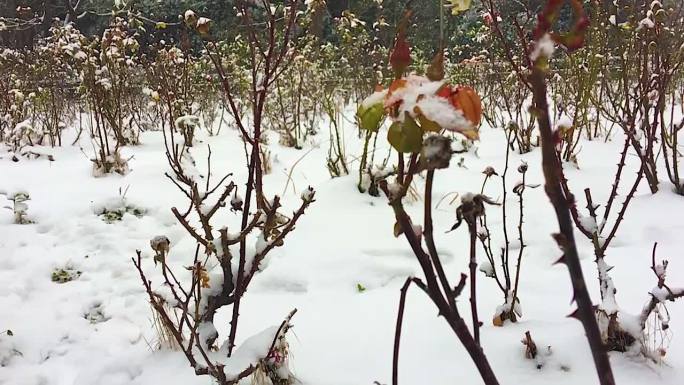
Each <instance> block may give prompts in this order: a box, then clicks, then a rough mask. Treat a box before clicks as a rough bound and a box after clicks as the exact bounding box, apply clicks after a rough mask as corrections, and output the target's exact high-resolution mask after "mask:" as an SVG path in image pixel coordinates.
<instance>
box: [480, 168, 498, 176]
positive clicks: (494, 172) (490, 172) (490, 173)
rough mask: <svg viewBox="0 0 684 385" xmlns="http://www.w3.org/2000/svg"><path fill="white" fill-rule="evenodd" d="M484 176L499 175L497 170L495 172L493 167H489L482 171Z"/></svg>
mask: <svg viewBox="0 0 684 385" xmlns="http://www.w3.org/2000/svg"><path fill="white" fill-rule="evenodd" d="M482 173H483V174H485V175H487V177H491V176H493V175H499V174H497V173H496V170H494V167H492V166H487V168H485V169H484V171H482Z"/></svg>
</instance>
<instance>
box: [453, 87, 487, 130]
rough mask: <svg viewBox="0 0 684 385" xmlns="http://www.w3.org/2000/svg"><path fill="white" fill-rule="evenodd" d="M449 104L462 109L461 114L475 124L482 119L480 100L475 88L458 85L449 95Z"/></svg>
mask: <svg viewBox="0 0 684 385" xmlns="http://www.w3.org/2000/svg"><path fill="white" fill-rule="evenodd" d="M451 104H452V105H453V106H454V107H456V108H457V109H459V110H461V111H463V116H465V118H466V119H468V120H469V121H471V122H472V123H473V124H474V125H475V126H478V125H479V124H480V121H481V120H482V101H481V100H480V96H478V95H477V93H476V92H475V90H473V89H472V88H470V87H459V88H458V89H457V90H456V93H455V94H453V95H452V96H451Z"/></svg>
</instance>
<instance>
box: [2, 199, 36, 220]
mask: <svg viewBox="0 0 684 385" xmlns="http://www.w3.org/2000/svg"><path fill="white" fill-rule="evenodd" d="M0 195H5V196H6V197H7V199H8V200H10V201H11V202H12V205H11V206H5V208H6V209H8V210H12V212H13V213H14V223H16V224H19V225H25V224H30V223H33V221H32V220H31V219H29V218H28V216H27V211H28V203H26V202H28V201H29V200H31V197H30V196H29V194H28V193H27V192H25V191H15V192H6V191H0Z"/></svg>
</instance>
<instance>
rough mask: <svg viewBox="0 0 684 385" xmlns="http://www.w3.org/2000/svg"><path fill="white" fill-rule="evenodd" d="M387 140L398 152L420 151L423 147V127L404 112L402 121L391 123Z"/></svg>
mask: <svg viewBox="0 0 684 385" xmlns="http://www.w3.org/2000/svg"><path fill="white" fill-rule="evenodd" d="M387 141H388V142H389V143H390V144H391V145H392V147H394V149H395V150H397V151H398V152H403V153H416V152H420V150H421V148H422V147H423V129H422V128H420V126H418V125H417V124H416V121H415V120H413V118H412V117H411V116H410V115H409V114H408V113H406V115H405V117H404V122H403V123H400V122H394V123H392V125H391V126H390V128H389V131H388V132H387Z"/></svg>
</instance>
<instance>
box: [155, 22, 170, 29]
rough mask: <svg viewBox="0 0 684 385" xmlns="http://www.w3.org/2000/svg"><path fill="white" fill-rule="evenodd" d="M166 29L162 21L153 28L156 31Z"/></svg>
mask: <svg viewBox="0 0 684 385" xmlns="http://www.w3.org/2000/svg"><path fill="white" fill-rule="evenodd" d="M166 27H167V25H166V23H164V22H163V21H160V22H158V23H157V24H156V25H155V26H154V28H156V29H166Z"/></svg>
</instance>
